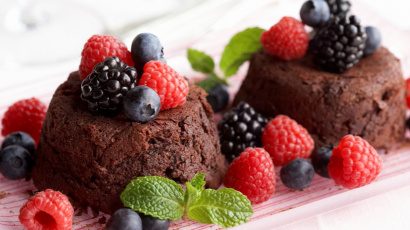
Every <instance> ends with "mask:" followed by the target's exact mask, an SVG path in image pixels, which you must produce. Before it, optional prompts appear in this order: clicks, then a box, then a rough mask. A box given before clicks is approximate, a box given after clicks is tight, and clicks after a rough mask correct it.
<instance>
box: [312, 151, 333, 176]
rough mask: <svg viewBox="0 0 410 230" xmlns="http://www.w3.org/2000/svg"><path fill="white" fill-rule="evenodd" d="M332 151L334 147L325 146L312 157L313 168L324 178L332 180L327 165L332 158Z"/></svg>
mask: <svg viewBox="0 0 410 230" xmlns="http://www.w3.org/2000/svg"><path fill="white" fill-rule="evenodd" d="M332 150H333V146H324V147H321V148H319V149H318V150H317V151H315V152H314V153H313V154H312V156H311V158H312V164H313V168H314V169H315V171H316V173H317V174H319V175H320V176H322V177H326V178H330V176H329V172H328V171H327V165H328V164H329V160H330V157H331V156H332Z"/></svg>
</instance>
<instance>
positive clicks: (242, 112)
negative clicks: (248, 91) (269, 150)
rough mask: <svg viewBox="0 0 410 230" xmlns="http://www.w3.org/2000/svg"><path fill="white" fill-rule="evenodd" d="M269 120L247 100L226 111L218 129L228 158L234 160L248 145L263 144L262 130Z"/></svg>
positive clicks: (222, 148)
mask: <svg viewBox="0 0 410 230" xmlns="http://www.w3.org/2000/svg"><path fill="white" fill-rule="evenodd" d="M267 122H268V120H267V119H266V118H265V117H264V116H262V115H261V114H259V113H257V112H256V111H255V110H254V109H253V108H252V107H251V106H250V105H249V104H248V103H246V102H241V103H240V104H239V105H237V106H236V107H235V108H233V109H232V110H231V111H229V112H227V113H225V114H224V116H223V119H222V120H221V121H220V122H219V124H218V131H219V136H220V142H221V150H222V153H223V154H224V155H225V157H226V159H227V160H228V161H232V160H233V159H234V158H235V157H237V156H238V155H239V154H240V153H242V152H243V151H244V150H245V149H246V148H247V147H260V146H262V142H261V136H262V131H263V128H264V127H265V125H266V123H267Z"/></svg>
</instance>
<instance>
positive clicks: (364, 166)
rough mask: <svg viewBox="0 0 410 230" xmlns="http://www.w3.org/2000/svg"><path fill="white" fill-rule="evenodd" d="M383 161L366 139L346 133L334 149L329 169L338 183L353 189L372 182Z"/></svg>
mask: <svg viewBox="0 0 410 230" xmlns="http://www.w3.org/2000/svg"><path fill="white" fill-rule="evenodd" d="M382 163H383V162H382V159H381V157H380V156H379V155H378V154H377V152H376V150H375V149H374V148H373V147H372V146H371V145H370V144H369V143H368V142H367V141H366V140H364V139H362V138H361V137H358V136H353V135H346V136H344V137H343V138H342V139H341V140H340V142H339V145H338V146H336V147H335V148H334V149H333V152H332V156H331V157H330V161H329V165H328V171H329V176H330V177H331V178H333V180H334V181H335V182H336V184H339V185H341V186H343V187H345V188H349V189H352V188H357V187H360V186H363V185H366V184H369V183H370V182H372V181H373V180H374V179H375V178H376V177H377V175H379V173H380V172H381V170H382Z"/></svg>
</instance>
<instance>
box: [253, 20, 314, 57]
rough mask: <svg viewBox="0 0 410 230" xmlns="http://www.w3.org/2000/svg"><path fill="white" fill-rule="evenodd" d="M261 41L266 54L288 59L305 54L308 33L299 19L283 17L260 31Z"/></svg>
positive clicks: (307, 44)
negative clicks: (263, 30)
mask: <svg viewBox="0 0 410 230" xmlns="http://www.w3.org/2000/svg"><path fill="white" fill-rule="evenodd" d="M261 43H262V45H263V49H264V50H265V52H267V53H268V54H270V55H272V56H274V57H277V58H280V59H282V60H285V61H290V60H295V59H300V58H302V57H304V56H305V54H306V52H307V50H308V46H309V35H308V33H307V32H306V31H305V28H304V25H303V24H302V23H301V22H300V21H299V20H297V19H295V18H292V17H283V18H282V19H281V20H280V21H279V22H278V23H276V24H275V25H273V26H272V27H271V28H270V29H269V30H267V31H265V32H263V33H262V37H261Z"/></svg>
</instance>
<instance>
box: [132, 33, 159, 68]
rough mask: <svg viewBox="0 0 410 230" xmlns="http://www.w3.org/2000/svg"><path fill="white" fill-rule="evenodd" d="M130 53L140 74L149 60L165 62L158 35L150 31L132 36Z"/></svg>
mask: <svg viewBox="0 0 410 230" xmlns="http://www.w3.org/2000/svg"><path fill="white" fill-rule="evenodd" d="M131 55H132V59H133V60H134V63H135V67H136V68H137V70H138V73H140V74H142V72H143V68H144V65H145V64H146V63H147V62H149V61H162V62H165V59H164V47H163V46H162V45H161V42H160V41H159V39H158V37H157V36H155V35H154V34H150V33H141V34H138V35H137V36H136V37H135V38H134V40H133V41H132V45H131Z"/></svg>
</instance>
